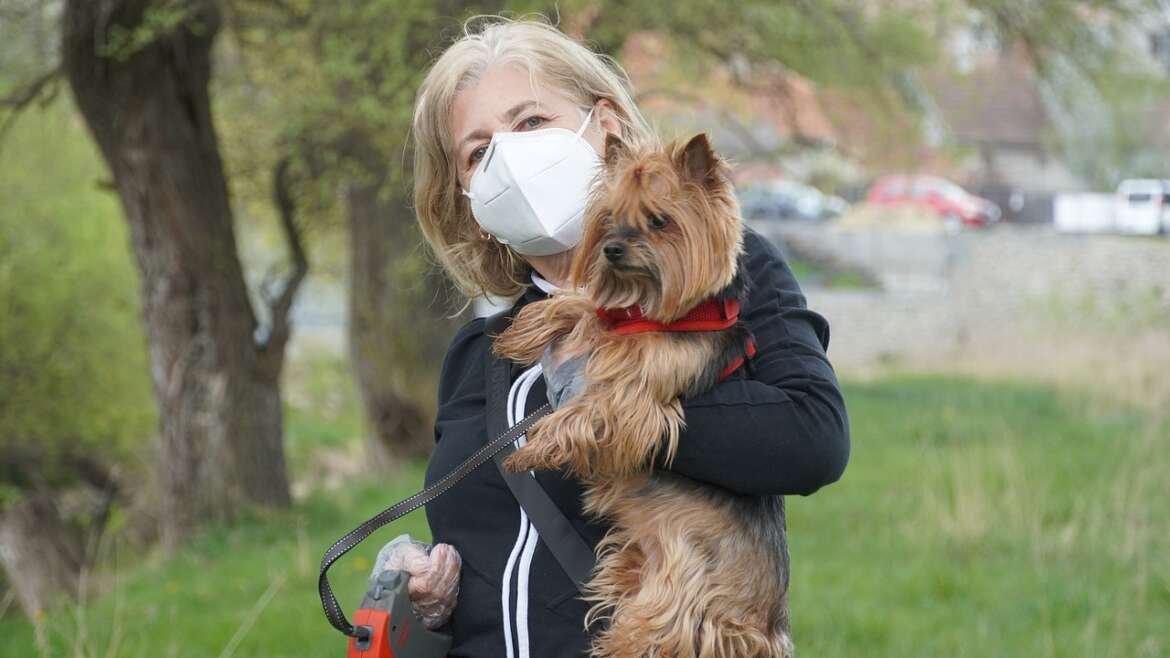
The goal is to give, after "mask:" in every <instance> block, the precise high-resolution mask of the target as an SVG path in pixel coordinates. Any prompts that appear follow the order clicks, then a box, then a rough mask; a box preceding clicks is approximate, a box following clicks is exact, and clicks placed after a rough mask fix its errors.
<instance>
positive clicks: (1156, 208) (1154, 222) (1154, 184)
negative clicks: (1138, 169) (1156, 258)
mask: <svg viewBox="0 0 1170 658" xmlns="http://www.w3.org/2000/svg"><path fill="white" fill-rule="evenodd" d="M1115 208H1116V216H1115V218H1114V221H1115V224H1116V228H1117V231H1118V232H1119V233H1135V234H1141V235H1156V234H1158V233H1170V180H1157V179H1135V180H1126V181H1122V182H1121V185H1119V186H1118V187H1117V204H1116V206H1115Z"/></svg>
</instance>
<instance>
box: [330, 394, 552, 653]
mask: <svg viewBox="0 0 1170 658" xmlns="http://www.w3.org/2000/svg"><path fill="white" fill-rule="evenodd" d="M549 411H551V407H550V406H549V405H548V404H545V405H543V406H541V407H540V408H538V409H537V410H536V411H533V412H532V413H530V414H528V415H527V416H525V417H524V419H523V420H521V421H520V422H519V423H516V424H515V425H513V426H512V427H511V428H509V429H508V431H506V432H504V433H502V434H500V435H499V437H497V438H496V439H495V440H494V441H492V442H491V443H489V444H487V445H485V446H484V447H482V448H480V449H479V450H477V451H476V452H475V453H474V454H473V455H471V456H470V457H468V458H467V460H466V461H464V462H463V463H462V464H460V465H459V466H457V467H456V468H455V469H454V470H452V471H451V472H450V473H448V474H447V475H445V476H443V478H442V479H440V480H439V481H438V482H435V483H434V484H432V485H431V486H429V487H427V488H425V489H423V490H422V491H420V492H418V493H416V494H414V495H413V496H411V497H409V498H407V499H406V500H403V501H400V502H398V503H395V504H394V505H391V506H390V507H387V508H386V509H385V510H383V511H382V512H380V513H379V514H378V515H377V516H375V517H373V518H371V519H370V520H368V521H366V522H365V523H363V524H361V525H360V526H358V527H357V528H354V529H353V530H351V531H350V532H349V533H347V534H346V535H345V536H344V537H342V538H341V539H339V540H337V542H336V543H334V544H333V545H332V546H330V547H329V550H328V551H325V556H324V557H323V558H321V575H320V576H319V577H318V578H317V591H318V593H320V595H321V607H322V608H323V609H324V610H325V617H326V618H327V619H329V623H330V624H331V625H332V626H333V627H334V628H336V629H337V630H339V631H341V632H342V633H344V634H345V635H346V636H348V637H349V638H350V640H349V653H348V656H349V658H359V657H360V658H440V657H441V656H443V655H444V654H445V653H446V651H447V649H448V648H449V647H450V646H451V638H449V637H447V636H445V635H442V634H439V633H434V632H432V631H430V630H428V629H427V628H426V627H425V626H423V624H422V621H421V620H419V619H418V618H417V617H416V616H415V615H414V613H413V609H412V608H411V606H410V601H409V599H408V598H407V588H406V586H407V581H408V577H407V574H405V573H404V572H395V571H389V572H385V573H383V574H379V575H378V578H376V579H375V582H374V584H373V585H372V586H371V587H370V589H369V591H367V592H366V595H365V597H364V598H363V599H362V604H361V609H359V610H358V612H357V614H356V615H355V616H354V621H356V622H357V624H356V625H354V624H351V623H349V620H348V619H346V618H345V613H343V612H342V611H341V605H340V604H338V602H337V597H335V596H334V595H333V588H331V587H330V586H329V578H328V577H327V576H326V572H328V571H329V567H331V566H333V563H334V562H336V561H337V560H339V559H340V558H341V556H343V555H345V554H346V553H348V552H349V551H350V549H352V548H353V547H354V546H357V545H358V544H359V543H361V541H362V540H364V539H365V538H366V537H369V536H370V535H371V534H373V533H374V531H375V530H377V529H379V528H381V527H382V526H384V525H386V524H387V523H391V522H393V521H395V520H397V519H400V518H402V517H403V516H406V515H407V514H409V513H411V512H413V511H414V510H416V509H418V508H420V507H422V506H423V505H426V504H427V503H429V502H431V501H432V500H435V499H436V498H438V497H439V496H442V495H443V494H445V493H447V491H449V490H450V489H451V487H454V486H455V485H456V484H458V483H459V481H460V480H462V479H463V478H465V477H467V475H468V474H470V473H471V472H472V471H474V470H475V469H477V468H479V467H480V466H482V465H483V464H485V463H486V462H487V461H488V460H490V459H491V458H492V457H494V456H495V455H496V454H498V453H499V452H501V451H502V450H504V449H505V448H507V447H508V445H509V444H511V443H512V442H514V441H515V440H516V439H518V438H520V437H521V436H522V435H523V434H524V433H525V432H527V431H528V429H529V428H530V427H532V425H533V424H534V423H536V421H538V420H540V419H541V418H543V417H544V416H546V415H548V413H549Z"/></svg>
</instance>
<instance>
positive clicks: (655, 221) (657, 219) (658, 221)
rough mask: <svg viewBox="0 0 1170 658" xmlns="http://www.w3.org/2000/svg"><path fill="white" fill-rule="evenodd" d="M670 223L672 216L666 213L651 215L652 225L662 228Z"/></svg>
mask: <svg viewBox="0 0 1170 658" xmlns="http://www.w3.org/2000/svg"><path fill="white" fill-rule="evenodd" d="M669 223H670V218H669V217H667V216H666V215H650V226H653V227H654V228H656V229H659V230H662V229H664V228H666V225H667V224H669Z"/></svg>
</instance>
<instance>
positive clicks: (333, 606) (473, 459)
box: [317, 403, 552, 639]
mask: <svg viewBox="0 0 1170 658" xmlns="http://www.w3.org/2000/svg"><path fill="white" fill-rule="evenodd" d="M551 410H552V407H551V406H550V405H549V404H547V403H546V404H544V405H542V406H541V407H540V408H538V409H536V410H535V411H533V412H532V413H530V414H528V415H527V416H525V417H524V419H523V420H521V421H520V422H519V423H516V424H515V425H513V426H512V427H510V428H508V431H506V432H504V433H503V434H501V435H500V436H498V437H497V438H496V440H494V441H492V442H491V443H489V444H487V445H485V446H483V447H482V448H480V449H479V450H477V451H475V453H474V454H472V455H471V456H470V457H468V458H467V459H466V460H464V462H463V463H462V464H459V466H457V467H455V468H454V469H453V470H452V471H451V472H450V473H448V474H446V475H444V476H443V478H442V479H440V480H439V481H438V482H435V483H434V484H432V485H431V486H429V487H426V488H425V489H423V490H422V491H420V492H418V493H416V494H414V495H413V496H411V497H409V498H406V499H405V500H401V501H399V502H397V503H395V504H393V505H391V506H390V507H387V508H386V509H384V510H382V511H381V512H379V513H378V514H377V515H376V516H374V517H373V518H371V519H369V520H368V521H366V522H365V523H363V524H361V525H360V526H358V527H356V528H354V529H353V530H350V531H349V532H348V533H346V535H345V536H344V537H342V538H341V539H338V540H337V541H336V542H334V543H333V545H332V546H330V547H329V550H327V551H325V556H324V557H322V558H321V575H320V576H318V578H317V592H318V593H319V594H320V595H321V607H322V608H323V609H324V610H325V616H326V617H327V618H328V619H329V623H330V624H331V625H332V626H333V627H334V628H336V629H337V630H339V631H341V632H342V633H344V634H345V635H348V636H349V637H354V638H358V639H364V638H365V636H366V635H367V634H368V630H367V629H365V628H364V627H361V628H359V627H355V626H354V625H353V624H351V623H349V620H348V619H346V618H345V613H343V612H342V611H341V606H340V605H339V604H338V602H337V597H336V596H334V595H333V588H331V587H330V586H329V578H328V577H327V576H326V572H327V571H329V567H331V566H333V563H334V562H336V561H337V560H339V559H340V558H341V556H343V555H345V554H346V553H348V552H349V551H350V549H352V548H353V547H354V546H357V545H358V544H359V543H361V542H362V540H364V539H365V538H366V537H369V536H370V535H371V534H373V533H374V531H375V530H378V529H379V528H381V527H382V526H384V525H386V524H387V523H391V522H393V521H396V520H398V519H400V518H402V517H404V516H406V515H407V514H410V513H411V512H413V511H414V510H416V509H418V508H420V507H422V506H423V505H426V504H427V503H429V502H431V501H432V500H435V499H436V498H438V497H439V496H442V495H443V494H445V493H447V491H449V490H450V489H451V488H452V487H454V486H455V485H456V484H458V483H459V481H460V480H462V479H463V478H465V477H467V476H468V475H469V474H470V473H471V472H472V471H474V470H475V469H477V468H479V467H480V466H482V465H483V464H484V463H486V462H487V461H488V460H489V459H491V458H492V457H495V456H496V454H497V453H499V452H500V451H501V450H503V449H504V448H506V447H508V444H510V443H512V442H513V441H515V440H516V439H518V438H520V437H521V436H523V435H524V433H525V432H527V431H528V430H529V428H531V427H532V425H533V424H535V423H536V421H538V420H540V419H541V418H543V417H544V416H547V415H548V413H549V412H550V411H551Z"/></svg>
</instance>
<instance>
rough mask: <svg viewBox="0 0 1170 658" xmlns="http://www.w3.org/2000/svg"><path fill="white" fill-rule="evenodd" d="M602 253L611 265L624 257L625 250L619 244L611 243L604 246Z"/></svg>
mask: <svg viewBox="0 0 1170 658" xmlns="http://www.w3.org/2000/svg"><path fill="white" fill-rule="evenodd" d="M604 251H605V257H606V258H608V259H609V261H610V262H611V263H616V262H617V261H619V260H621V258H622V256H625V255H626V248H625V247H623V246H622V243H620V242H611V243H609V244H607V245H605V249H604Z"/></svg>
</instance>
